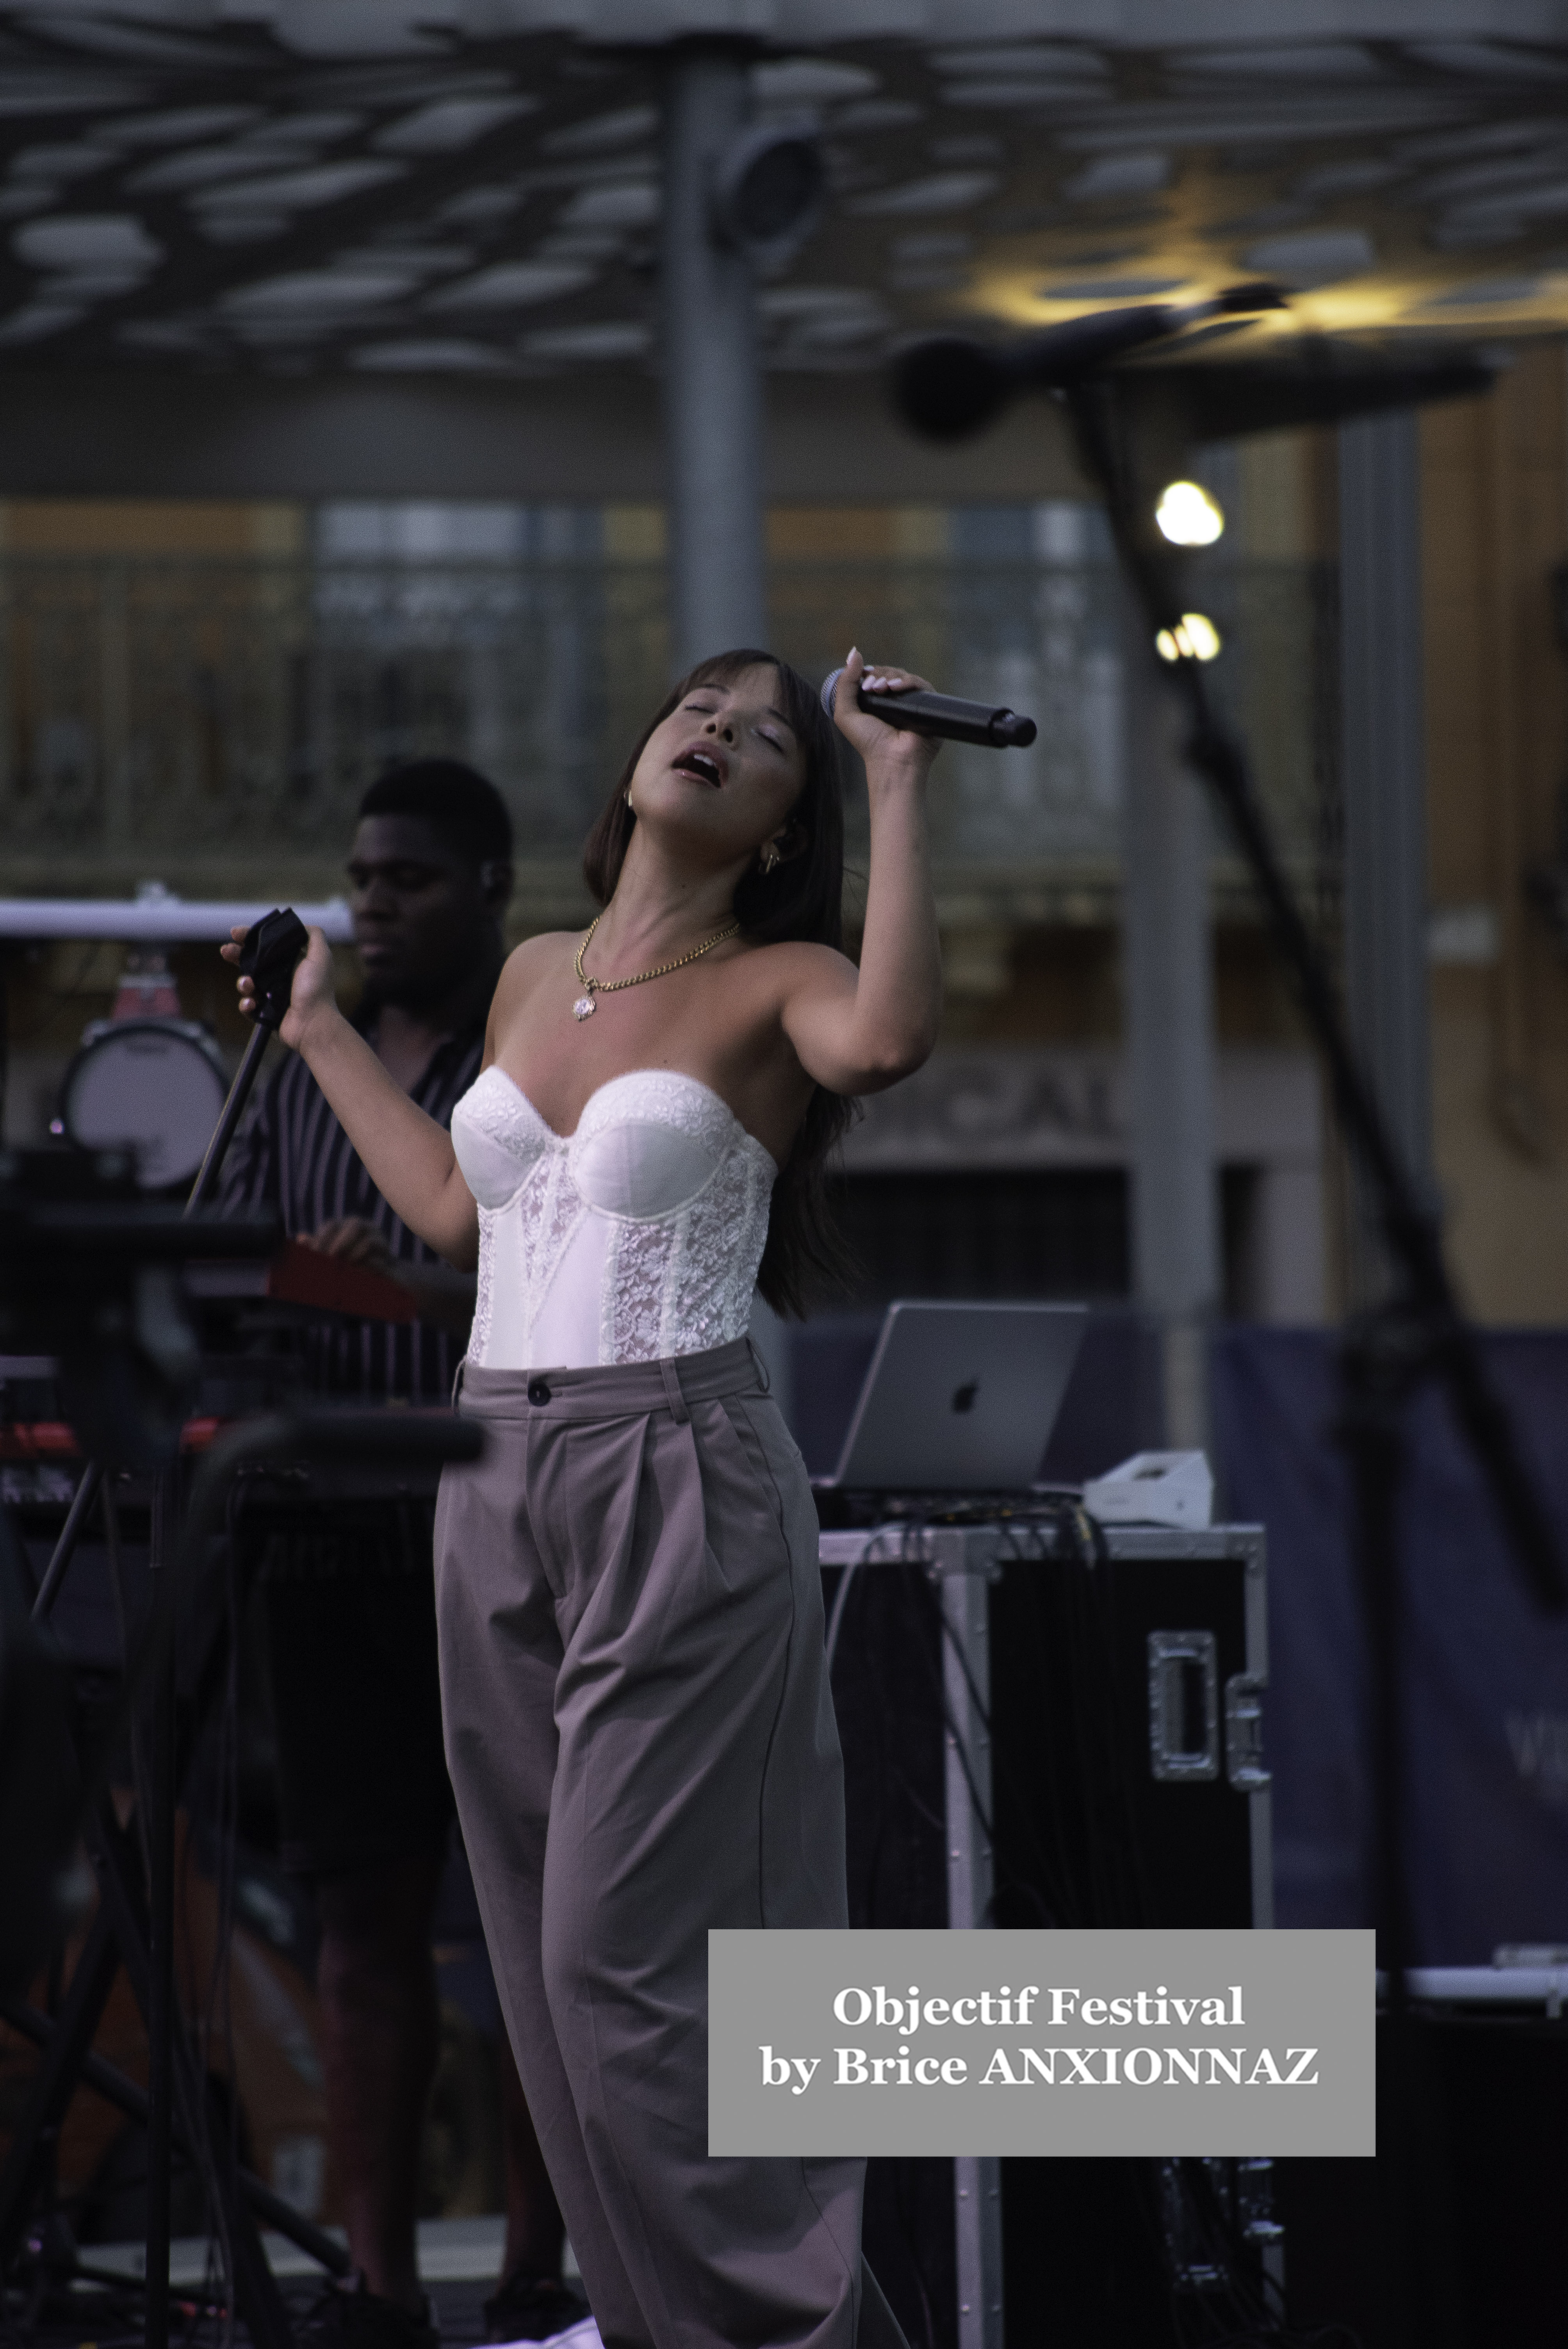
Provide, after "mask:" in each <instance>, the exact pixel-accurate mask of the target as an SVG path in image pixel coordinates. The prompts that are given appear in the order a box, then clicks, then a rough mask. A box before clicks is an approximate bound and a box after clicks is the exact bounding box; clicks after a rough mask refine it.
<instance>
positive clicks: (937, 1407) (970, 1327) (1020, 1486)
mask: <svg viewBox="0 0 1568 2349" xmlns="http://www.w3.org/2000/svg"><path fill="white" fill-rule="evenodd" d="M1087 1318H1088V1313H1087V1309H1086V1308H1085V1307H1084V1306H1081V1305H949V1304H944V1303H937V1302H929V1303H927V1302H921V1301H908V1300H906V1301H903V1302H901V1303H899V1304H897V1305H890V1306H889V1307H888V1309H887V1316H886V1319H884V1321H883V1322H882V1333H881V1335H880V1337H879V1338H878V1340H877V1346H876V1351H875V1353H874V1354H873V1355H872V1361H871V1367H870V1369H869V1370H868V1371H867V1372H866V1376H865V1383H864V1385H863V1386H862V1387H861V1395H860V1401H859V1402H857V1404H856V1405H855V1411H854V1416H853V1418H852V1419H851V1422H850V1426H849V1433H848V1434H847V1435H846V1436H845V1438H844V1448H843V1451H842V1453H841V1455H840V1459H839V1464H838V1467H837V1468H836V1469H835V1471H834V1472H833V1474H832V1475H830V1476H820V1477H817V1478H815V1479H814V1480H813V1481H814V1482H815V1484H816V1485H817V1487H818V1489H819V1490H826V1491H830V1492H841V1493H854V1492H859V1493H947V1492H951V1493H1026V1492H1027V1491H1028V1489H1029V1487H1030V1485H1032V1484H1033V1482H1034V1480H1035V1478H1036V1476H1037V1474H1038V1472H1039V1465H1040V1456H1041V1454H1043V1452H1044V1451H1045V1448H1046V1444H1047V1439H1048V1437H1049V1435H1050V1432H1051V1429H1052V1427H1053V1426H1054V1425H1055V1423H1056V1417H1057V1412H1058V1411H1059V1410H1060V1409H1061V1402H1062V1397H1063V1395H1064V1394H1065V1393H1066V1392H1067V1384H1068V1379H1069V1377H1070V1376H1071V1374H1072V1367H1073V1363H1074V1361H1075V1360H1076V1358H1077V1355H1078V1345H1079V1343H1080V1341H1081V1340H1082V1337H1083V1332H1084V1323H1085V1321H1086V1319H1087Z"/></svg>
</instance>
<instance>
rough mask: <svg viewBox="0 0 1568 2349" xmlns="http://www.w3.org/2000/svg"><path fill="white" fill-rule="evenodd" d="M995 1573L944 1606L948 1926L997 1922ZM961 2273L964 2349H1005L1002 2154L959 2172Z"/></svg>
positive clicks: (965, 1584) (954, 1593)
mask: <svg viewBox="0 0 1568 2349" xmlns="http://www.w3.org/2000/svg"><path fill="white" fill-rule="evenodd" d="M994 1578H995V1569H990V1568H980V1569H979V1570H978V1571H975V1572H959V1573H946V1574H943V1575H942V1576H941V1577H940V1580H939V1588H940V1591H941V1597H942V1697H943V1705H944V1711H945V1713H946V1715H947V1719H946V1723H945V1727H944V1736H943V1757H944V1765H945V1766H944V1795H945V1812H946V1828H947V1922H948V1925H949V1927H950V1928H954V1927H955V1928H957V1929H958V1930H974V1929H975V1928H977V1927H981V1926H986V1925H989V1924H990V1922H991V1897H992V1892H993V1889H994V1883H995V1874H994V1859H993V1854H992V1848H991V1837H990V1832H989V1826H988V1822H989V1821H990V1818H991V1816H992V1794H991V1728H990V1713H991V1629H990V1603H991V1602H990V1593H991V1584H992V1581H993V1580H994ZM953 2224H954V2250H955V2252H956V2255H957V2270H958V2349H1002V2165H1001V2163H1000V2161H999V2160H997V2158H995V2155H994V2154H985V2155H978V2154H959V2155H958V2156H957V2157H956V2158H955V2159H954V2164H953Z"/></svg>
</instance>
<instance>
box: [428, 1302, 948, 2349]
mask: <svg viewBox="0 0 1568 2349" xmlns="http://www.w3.org/2000/svg"><path fill="white" fill-rule="evenodd" d="M459 1407H460V1409H461V1410H462V1412H463V1413H464V1414H465V1416H467V1415H469V1414H471V1415H472V1416H474V1417H476V1418H478V1419H480V1420H482V1421H483V1423H484V1426H485V1432H486V1436H487V1444H486V1451H485V1456H484V1458H483V1459H482V1460H481V1461H480V1462H479V1463H478V1464H476V1465H475V1466H473V1467H470V1468H461V1469H450V1468H449V1469H448V1470H447V1471H446V1472H445V1473H444V1475H443V1476H442V1479H441V1493H440V1500H439V1504H438V1510H437V1518H436V1599H437V1614H438V1623H439V1628H440V1649H441V1694H442V1705H443V1711H444V1715H445V1723H446V1744H447V1760H448V1764H449V1769H450V1771H451V1777H452V1785H453V1786H454V1788H455V1789H456V1792H457V1798H458V1809H459V1816H460V1818H461V1822H462V1830H463V1837H464V1841H465V1842H466V1844H467V1847H468V1852H469V1861H470V1863H471V1866H472V1868H473V1875H474V1883H475V1887H476V1889H477V1891H478V1894H479V1902H480V1913H481V1915H482V1917H483V1920H484V1929H485V1938H486V1940H487V1941H488V1943H489V1945H490V1958H491V1961H492V1963H493V1965H494V1968H495V1974H496V1981H497V1984H498V1987H499V1989H500V2000H501V2006H502V2009H503V2012H504V2013H505V2016H506V2023H507V2028H508V2031H509V2032H510V2033H511V2044H512V2046H513V2048H514V2049H515V2051H516V2054H517V2064H518V2070H519V2072H520V2074H521V2078H522V2084H523V2088H524V2090H525V2092H526V2094H527V2096H528V2102H529V2106H530V2109H531V2113H532V2116H533V2121H534V2126H535V2127H536V2128H537V2130H538V2132H539V2139H540V2143H541V2145H542V2148H543V2151H544V2158H545V2160H546V2162H547V2163H548V2165H549V2168H550V2174H551V2178H552V2181H553V2183H554V2186H555V2190H556V2193H557V2195H558V2196H559V2198H560V2202H561V2208H562V2213H563V2215H564V2217H565V2220H566V2225H567V2230H568V2232H569V2233H570V2235H571V2238H572V2242H573V2249H574V2250H575V2251H576V2253H577V2258H578V2261H579V2262H580V2264H581V2266H582V2270H583V2283H584V2286H585V2287H586V2290H587V2292H588V2294H589V2298H590V2300H591V2302H592V2304H593V2313H594V2316H595V2318H596V2319H597V2321H598V2325H599V2330H600V2333H601V2334H602V2336H603V2341H604V2344H605V2349H774V2344H778V2349H784V2344H789V2349H902V2344H903V2335H902V2333H900V2331H899V2328H898V2326H897V2324H896V2323H895V2321H894V2320H893V2318H892V2314H891V2313H890V2312H889V2310H888V2308H887V2304H886V2302H885V2301H884V2300H883V2298H882V2294H881V2292H879V2291H878V2289H877V2287H876V2284H875V2282H874V2281H873V2280H872V2278H871V2276H870V2274H869V2272H867V2271H864V2270H863V2268H862V2264H861V2248H860V2237H861V2189H862V2185H863V2178H864V2164H863V2163H862V2162H860V2161H854V2160H823V2161H801V2160H799V2159H793V2158H779V2159H776V2160H734V2159H710V2158H709V2157H708V2152H707V1933H708V1930H709V1928H710V1927H714V1926H741V1927H757V1926H842V1925H843V1924H845V1923H846V1922H847V1916H846V1909H845V1891H844V1816H843V1779H842V1765H841V1759H840V1753H839V1739H838V1731H837V1727H836V1725H835V1723H834V1719H833V1711H832V1703H831V1700H830V1695H829V1691H828V1681H827V1673H826V1671H825V1668H824V1661H823V1652H822V1603H821V1585H820V1578H819V1571H818V1563H817V1519H816V1512H815V1510H814V1508H813V1506H812V1503H811V1495H810V1488H809V1486H808V1484H807V1481H806V1475H805V1471H804V1468H803V1466H802V1464H801V1461H800V1455H799V1452H798V1451H797V1450H796V1448H795V1445H794V1444H793V1442H792V1441H791V1440H790V1437H789V1433H788V1431H787V1430H786V1428H785V1426H784V1423H783V1422H782V1420H781V1419H780V1418H779V1413H778V1412H777V1410H776V1409H775V1407H774V1406H773V1404H772V1403H771V1402H769V1399H768V1396H767V1394H766V1392H765V1391H764V1389H763V1386H762V1384H761V1381H760V1380H759V1377H758V1368H757V1362H756V1358H755V1356H754V1354H753V1352H752V1350H751V1348H750V1346H749V1345H748V1342H747V1340H744V1339H742V1340H738V1342H737V1343H735V1344H733V1345H729V1346H723V1347H718V1348H716V1349H715V1350H712V1351H711V1352H707V1353H702V1354H688V1355H684V1356H680V1357H678V1358H676V1360H675V1361H663V1362H648V1363H631V1364H626V1365H620V1366H614V1367H611V1368H606V1369H594V1370H579V1371H545V1372H543V1373H542V1374H541V1373H538V1372H532V1373H531V1372H527V1371H485V1370H475V1369H467V1370H465V1371H464V1373H463V1374H462V1381H461V1397H460V1405H459Z"/></svg>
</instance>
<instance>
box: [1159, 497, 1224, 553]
mask: <svg viewBox="0 0 1568 2349" xmlns="http://www.w3.org/2000/svg"><path fill="white" fill-rule="evenodd" d="M1154 519H1155V521H1156V522H1157V523H1159V525H1160V533H1161V537H1162V538H1168V539H1169V540H1170V542H1171V545H1172V546H1212V544H1213V543H1214V541H1215V540H1216V539H1217V538H1218V537H1219V535H1220V533H1221V532H1222V530H1223V529H1224V527H1225V517H1224V514H1223V512H1222V510H1221V508H1220V505H1219V503H1218V502H1217V500H1215V499H1213V498H1212V497H1211V496H1210V495H1209V492H1208V491H1207V490H1206V489H1204V488H1203V487H1202V484H1201V483H1200V482H1197V481H1167V483H1166V485H1165V487H1164V488H1163V489H1162V490H1161V492H1160V503H1159V504H1158V505H1157V506H1156V507H1155V509H1154Z"/></svg>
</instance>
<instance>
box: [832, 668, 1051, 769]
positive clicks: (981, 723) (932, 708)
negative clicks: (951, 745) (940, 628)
mask: <svg viewBox="0 0 1568 2349" xmlns="http://www.w3.org/2000/svg"><path fill="white" fill-rule="evenodd" d="M843 673H844V672H843V670H842V669H841V668H836V669H835V670H834V671H833V674H832V676H831V677H830V678H824V680H823V684H822V707H823V709H825V710H826V711H827V713H828V715H829V717H831V716H832V714H833V696H834V694H835V693H836V692H837V691H838V689H839V679H840V678H841V677H842V675H843ZM855 707H856V709H863V710H864V711H865V713H866V716H867V717H868V718H880V719H882V724H883V725H884V726H897V727H901V728H902V729H903V731H904V732H905V733H906V734H934V735H935V736H937V737H938V738H939V739H940V740H942V741H944V742H980V743H983V744H984V745H985V748H986V749H987V750H1027V749H1028V747H1029V745H1030V743H1031V742H1032V741H1033V740H1034V739H1035V737H1036V735H1037V733H1038V732H1039V728H1038V727H1037V725H1036V723H1035V721H1034V719H1032V718H1021V717H1020V716H1019V715H1018V713H1017V711H1016V709H997V708H996V707H995V705H994V704H993V703H991V702H989V701H960V700H959V699H958V698H957V696H956V695H955V694H952V693H927V692H925V691H924V690H923V689H922V688H915V689H913V690H912V691H910V692H907V693H893V692H891V691H890V692H887V693H868V692H867V691H866V689H865V688H864V686H861V689H860V691H859V693H857V694H856V696H855Z"/></svg>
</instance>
